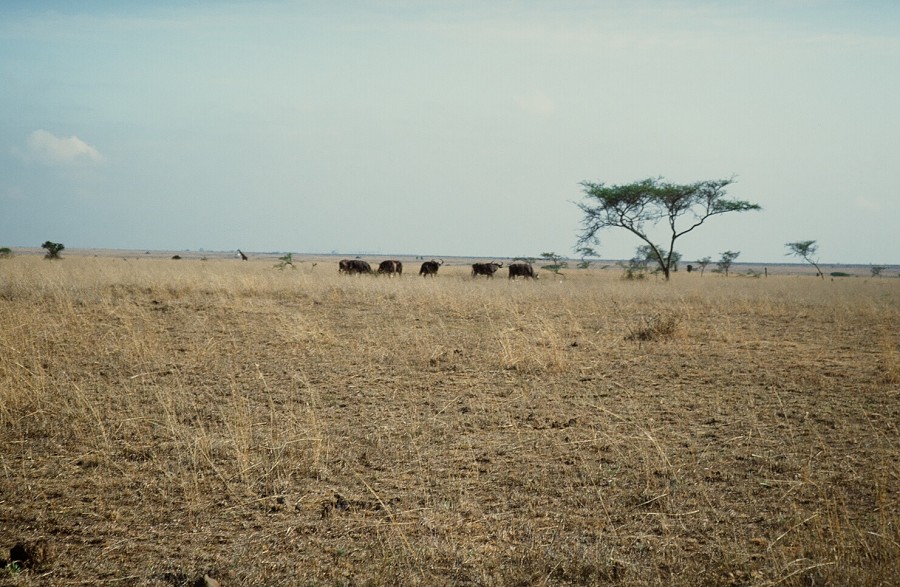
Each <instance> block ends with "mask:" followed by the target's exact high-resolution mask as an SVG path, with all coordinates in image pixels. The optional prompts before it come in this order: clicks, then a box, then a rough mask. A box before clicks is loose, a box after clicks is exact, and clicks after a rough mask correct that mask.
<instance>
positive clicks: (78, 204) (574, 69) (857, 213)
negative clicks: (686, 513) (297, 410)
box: [0, 0, 900, 264]
mask: <svg viewBox="0 0 900 587" xmlns="http://www.w3.org/2000/svg"><path fill="white" fill-rule="evenodd" d="M140 4H145V5H144V6H139V5H140ZM0 112H2V115H0V246H11V247H36V246H39V245H40V244H41V243H43V242H44V241H46V240H51V241H54V242H61V243H64V244H65V245H66V248H68V249H72V248H116V249H120V248H124V249H136V250H187V249H190V250H199V249H204V250H207V251H217V250H221V251H228V250H235V249H238V248H240V249H242V250H244V251H257V252H263V251H266V252H268V251H279V252H283V251H292V252H295V253H330V252H338V253H347V254H349V253H357V254H371V255H390V254H397V255H399V254H410V255H423V256H438V255H440V256H476V257H493V258H498V259H502V258H511V257H515V256H532V257H534V256H539V255H540V254H541V253H543V252H555V253H557V254H562V255H574V248H575V246H576V241H577V238H578V234H579V232H580V229H581V221H582V216H583V215H582V212H581V211H580V210H579V208H578V206H577V205H576V204H577V203H578V202H582V201H584V191H583V187H582V182H585V181H588V182H594V183H605V184H610V185H621V184H628V183H631V182H634V181H639V180H643V179H647V178H657V177H662V178H664V179H665V180H666V181H669V182H675V183H693V182H696V181H702V180H710V179H724V178H732V177H733V178H734V183H732V184H731V185H730V186H728V188H727V194H728V197H729V198H734V199H739V200H746V201H750V202H753V203H756V204H759V205H760V206H761V207H762V211H760V212H746V213H741V214H730V215H722V216H717V217H714V218H711V219H709V220H708V221H707V223H705V224H704V225H703V226H701V227H700V228H698V229H697V230H695V231H693V232H691V233H690V234H687V235H685V236H684V237H682V238H681V239H680V240H679V241H678V242H677V243H676V250H678V251H679V252H680V253H681V254H682V256H683V259H685V261H690V260H694V259H699V258H701V257H704V256H711V257H713V259H717V258H718V257H719V256H720V254H721V252H724V251H727V250H731V251H740V252H741V256H740V258H739V259H738V261H744V262H789V261H791V260H792V258H789V257H786V256H785V254H786V252H787V249H786V248H785V243H787V242H795V241H802V240H815V241H816V242H817V244H818V246H819V250H818V253H819V260H820V261H821V262H823V263H861V264H866V263H874V264H896V263H900V246H898V242H900V241H898V238H897V236H896V235H897V232H898V231H897V225H898V220H900V188H898V185H900V183H898V181H897V177H896V176H897V174H898V172H900V2H896V1H895V0H873V1H858V2H850V1H849V0H848V1H835V0H752V1H751V0H748V1H742V0H705V1H704V0H697V1H688V0H658V1H657V0H634V1H625V0H621V1H613V0H610V1H603V0H597V1H583V0H582V1H577V0H546V1H540V0H533V1H502V2H501V1H498V2H484V1H481V0H445V1H429V2H426V1H404V0H383V1H341V0H337V1H334V2H318V1H294V2H288V1H277V0H271V1H268V2H265V1H263V2H249V1H234V0H231V1H229V0H225V1H215V2H213V1H204V0H195V1H192V2H186V1H185V2H176V1H173V0H162V1H156V2H152V3H126V2H117V1H112V0H107V1H91V0H86V1H84V2H70V1H68V0H57V1H53V0H47V1H30V0H29V1H18V0H4V1H3V2H2V3H0ZM663 228H664V227H660V229H659V230H654V231H652V232H651V236H652V237H653V238H654V239H655V240H656V241H657V242H660V243H662V242H665V240H666V234H667V233H666V232H665V230H662V229H663ZM598 236H599V239H600V243H599V245H598V246H596V247H595V248H596V249H597V251H598V253H599V255H600V256H601V257H603V258H606V259H624V258H630V257H631V256H632V255H633V254H634V250H635V248H636V247H637V246H638V245H640V244H642V243H641V242H640V241H638V240H637V239H636V237H634V236H633V235H630V234H629V233H627V232H626V231H624V230H621V229H609V230H605V231H603V232H601V233H600V234H599V235H598ZM793 260H796V259H793Z"/></svg>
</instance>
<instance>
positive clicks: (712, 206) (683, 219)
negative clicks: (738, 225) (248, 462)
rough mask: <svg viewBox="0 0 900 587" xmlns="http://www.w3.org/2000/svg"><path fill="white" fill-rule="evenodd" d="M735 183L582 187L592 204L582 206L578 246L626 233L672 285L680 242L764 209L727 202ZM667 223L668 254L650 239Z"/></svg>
mask: <svg viewBox="0 0 900 587" xmlns="http://www.w3.org/2000/svg"><path fill="white" fill-rule="evenodd" d="M732 183H734V178H731V179H714V180H708V181H699V182H696V183H691V184H686V185H678V184H673V183H668V182H665V181H663V179H662V178H657V179H653V178H650V179H645V180H643V181H637V182H634V183H630V184H627V185H611V186H608V185H605V184H602V183H591V182H587V181H584V182H582V183H581V185H582V187H583V189H584V195H585V197H586V198H587V201H586V202H580V203H578V204H577V205H578V207H579V208H581V211H582V212H584V218H583V220H582V225H583V230H582V232H581V234H580V235H579V239H578V243H579V245H585V244H591V243H594V242H596V240H597V233H598V232H599V231H600V230H602V229H604V228H613V227H615V228H624V229H625V230H627V231H629V232H631V233H632V234H634V235H635V236H637V237H638V238H639V239H641V240H642V241H644V242H645V243H647V245H648V246H649V247H650V249H651V251H652V252H653V255H652V260H653V261H654V262H655V263H657V264H658V265H659V269H660V270H661V271H662V272H663V275H665V277H666V280H668V279H669V274H670V272H671V271H672V269H673V267H674V265H675V263H676V262H677V259H676V257H675V255H676V253H675V241H676V240H678V238H680V237H682V236H684V235H685V234H687V233H689V232H691V231H692V230H694V229H695V228H697V227H698V226H700V225H701V224H703V223H704V222H705V221H706V219H707V218H710V217H711V216H717V215H719V214H725V213H727V212H747V211H749V210H760V209H761V208H760V206H759V205H758V204H752V203H750V202H745V201H743V200H729V199H726V197H725V195H726V194H725V188H726V187H727V186H729V185H731V184H732ZM662 221H665V223H666V224H667V225H668V229H669V232H670V237H669V246H668V250H666V249H664V248H663V247H658V246H657V245H655V244H654V243H653V241H652V240H651V238H650V236H649V235H648V234H647V233H648V230H647V228H648V227H653V226H655V225H657V224H659V223H660V222H662Z"/></svg>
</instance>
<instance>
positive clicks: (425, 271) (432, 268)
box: [419, 259, 444, 277]
mask: <svg viewBox="0 0 900 587" xmlns="http://www.w3.org/2000/svg"><path fill="white" fill-rule="evenodd" d="M443 264H444V260H443V259H441V262H440V263H438V262H437V261H435V260H434V259H432V260H431V261H425V262H424V263H422V268H421V269H419V275H421V276H422V277H424V276H426V275H430V276H432V277H434V276H435V275H437V272H438V267H440V266H441V265H443Z"/></svg>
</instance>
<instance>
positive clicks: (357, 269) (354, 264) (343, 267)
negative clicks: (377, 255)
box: [338, 259, 372, 275]
mask: <svg viewBox="0 0 900 587" xmlns="http://www.w3.org/2000/svg"><path fill="white" fill-rule="evenodd" d="M338 273H346V274H348V275H354V274H356V273H372V266H371V265H369V264H368V263H367V262H366V261H363V260H361V259H342V260H341V261H339V262H338Z"/></svg>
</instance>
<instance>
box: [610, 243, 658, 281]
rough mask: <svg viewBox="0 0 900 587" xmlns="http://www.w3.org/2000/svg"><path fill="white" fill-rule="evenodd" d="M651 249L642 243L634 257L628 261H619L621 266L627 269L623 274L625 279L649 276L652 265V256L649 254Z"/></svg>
mask: <svg viewBox="0 0 900 587" xmlns="http://www.w3.org/2000/svg"><path fill="white" fill-rule="evenodd" d="M649 250H650V249H649V247H647V246H646V245H641V246H639V247H638V248H637V249H636V250H635V252H634V257H632V258H631V259H629V260H628V262H627V263H623V262H621V261H619V262H618V265H619V267H621V268H622V269H623V270H624V271H625V274H624V275H623V276H622V278H623V279H628V280H632V279H644V278H645V277H647V271H648V269H649V265H650V256H649V255H648V254H647V252H648V251H649Z"/></svg>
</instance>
